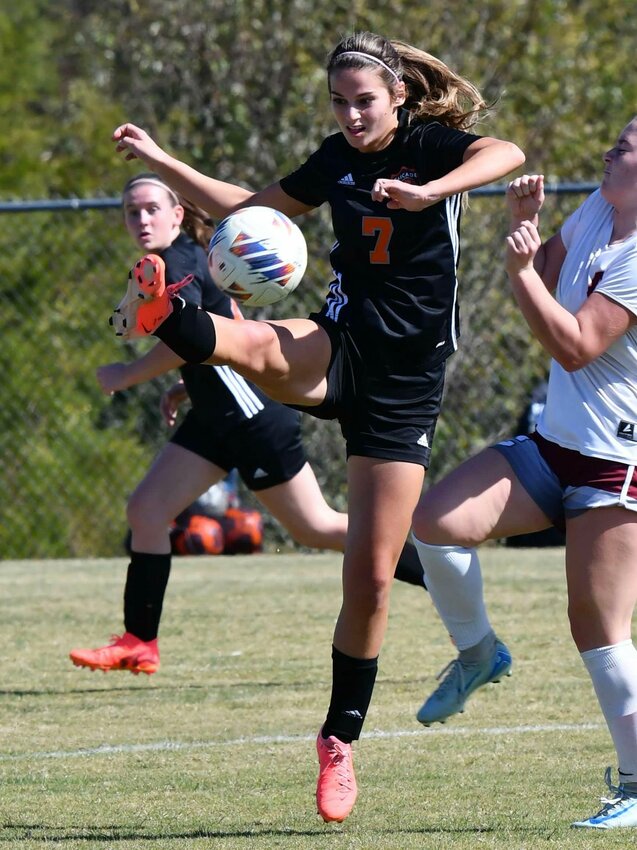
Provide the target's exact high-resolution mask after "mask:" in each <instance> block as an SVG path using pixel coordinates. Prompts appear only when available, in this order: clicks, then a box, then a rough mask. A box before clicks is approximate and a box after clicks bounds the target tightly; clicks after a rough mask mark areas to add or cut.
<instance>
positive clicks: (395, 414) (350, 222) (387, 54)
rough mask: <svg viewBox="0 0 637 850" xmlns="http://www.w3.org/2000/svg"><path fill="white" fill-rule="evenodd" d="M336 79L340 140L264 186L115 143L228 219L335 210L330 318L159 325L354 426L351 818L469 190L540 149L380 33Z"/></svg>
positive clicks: (347, 633)
mask: <svg viewBox="0 0 637 850" xmlns="http://www.w3.org/2000/svg"><path fill="white" fill-rule="evenodd" d="M327 81H328V88H329V95H330V100H331V105H332V111H333V113H334V117H335V119H336V123H337V124H338V132H337V133H335V134H334V135H331V136H328V137H327V138H326V139H325V140H324V141H323V142H322V144H321V145H320V147H319V148H318V150H317V151H316V152H315V153H313V154H312V155H311V156H310V158H309V159H308V160H307V162H305V163H304V164H303V165H301V166H300V168H298V169H297V170H296V171H294V172H293V173H292V174H288V175H287V176H285V177H283V178H282V179H281V180H278V181H276V182H275V183H272V184H271V185H270V186H268V187H267V188H265V189H262V190H260V191H257V192H252V191H250V190H248V189H245V188H242V187H241V186H237V185H235V184H231V183H226V182H223V181H220V180H216V179H214V178H211V177H206V176H205V175H203V174H201V173H200V172H198V171H196V170H195V169H193V168H191V167H189V166H188V165H186V164H184V163H183V162H180V161H179V160H177V159H175V158H174V157H172V156H170V155H169V154H167V153H166V152H165V151H164V150H162V149H161V148H160V147H159V146H158V145H157V144H156V143H155V142H154V141H153V140H152V139H151V138H150V137H149V135H148V134H147V133H146V132H145V131H144V130H142V129H140V128H139V127H136V126H135V125H133V124H123V125H122V126H120V127H118V128H117V129H116V130H115V132H114V134H113V139H114V141H115V143H116V149H117V150H118V151H120V152H123V153H124V154H125V156H126V158H128V159H132V158H135V157H139V158H140V159H142V160H144V161H145V162H146V163H147V164H148V165H149V166H150V167H152V168H153V169H154V170H156V171H158V172H159V173H160V174H161V175H162V177H163V178H164V179H165V180H166V181H167V182H168V183H169V184H170V185H171V186H172V187H173V189H175V190H176V191H179V192H181V193H182V194H185V195H187V196H188V197H189V198H191V199H192V200H193V201H194V202H195V203H197V204H198V205H200V206H201V207H203V208H204V209H205V210H206V211H207V212H209V213H210V215H212V216H214V217H217V218H223V217H224V216H226V215H228V213H230V212H232V211H233V210H236V209H238V208H240V207H242V206H245V205H247V204H256V205H262V206H270V207H273V208H276V209H278V210H280V211H281V212H283V213H285V214H286V215H288V216H291V217H294V216H298V215H302V214H304V213H308V212H310V211H311V210H313V209H315V208H316V207H319V206H321V205H322V204H323V203H328V204H329V206H330V208H331V212H332V223H333V227H334V232H335V235H336V242H335V244H334V247H333V248H332V251H331V256H330V259H331V263H332V268H333V270H334V279H333V280H332V282H331V283H330V286H329V292H328V295H327V299H326V302H325V305H324V307H323V308H322V309H321V310H320V311H319V312H318V313H315V314H312V315H311V316H310V317H309V318H307V319H286V320H281V321H244V322H232V321H230V320H229V319H227V318H225V317H220V316H216V315H214V314H211V313H206V312H204V311H202V310H197V309H196V308H195V307H194V306H192V305H188V304H184V303H183V301H182V300H181V299H180V298H179V297H178V295H177V296H176V297H175V298H170V297H169V295H168V294H167V293H166V294H165V297H164V299H163V302H162V305H163V306H162V310H161V311H160V312H159V313H158V314H157V318H156V321H155V323H154V327H153V328H151V330H152V331H153V332H154V333H155V334H156V335H157V336H158V337H159V338H160V339H162V340H163V341H164V342H165V343H166V345H167V346H168V347H169V348H171V349H172V350H173V351H174V352H175V353H176V354H177V355H180V356H181V357H182V359H184V360H186V361H190V362H209V363H213V364H216V365H220V364H224V365H229V366H231V367H232V368H233V369H236V371H237V372H239V373H240V374H241V375H243V376H244V377H245V378H247V379H249V380H252V381H254V382H255V383H256V384H257V385H258V386H260V387H261V388H262V389H263V390H264V391H265V392H266V393H267V394H268V395H270V396H271V397H272V398H275V399H277V400H279V401H282V402H284V403H286V404H288V405H290V406H293V407H299V408H302V409H303V410H305V411H307V412H308V413H310V414H312V415H314V416H318V417H322V418H330V419H332V418H336V419H338V421H339V422H340V425H341V429H342V432H343V435H344V437H345V441H346V451H347V467H348V487H349V528H348V536H347V544H346V547H345V556H344V560H343V601H342V607H341V611H340V614H339V616H338V620H337V623H336V629H335V632H334V638H333V650H332V658H333V669H332V696H331V700H330V705H329V708H328V712H327V717H326V719H325V722H324V723H323V725H322V728H321V730H320V732H319V734H318V737H317V749H318V756H319V764H320V769H319V779H318V786H317V804H318V810H319V813H320V814H321V816H322V817H323V819H324V820H326V821H342V820H344V819H345V818H346V817H347V816H348V814H349V813H350V811H351V809H352V807H353V805H354V802H355V799H356V794H357V787H356V780H355V777H354V770H353V766H352V747H351V744H352V741H354V740H355V739H357V738H358V737H359V735H360V732H361V729H362V726H363V723H364V720H365V715H366V714H367V709H368V706H369V703H370V699H371V696H372V691H373V687H374V681H375V678H376V672H377V661H378V654H379V651H380V648H381V645H382V642H383V638H384V635H385V630H386V624H387V616H388V611H389V593H390V586H391V579H392V576H393V573H394V567H395V565H396V561H397V559H398V556H399V554H400V551H401V549H402V547H403V543H404V540H405V537H406V535H407V534H408V532H409V529H410V526H411V518H412V513H413V511H414V508H415V507H416V504H417V502H418V499H419V497H420V493H421V490H422V486H423V481H424V475H425V470H426V468H427V467H428V465H429V459H430V454H431V445H432V441H433V435H434V429H435V426H436V420H437V417H438V414H439V411H440V401H441V398H442V390H443V384H444V374H445V360H446V359H447V357H448V356H449V355H450V354H451V353H452V352H453V351H454V350H455V348H456V342H457V338H458V298H457V278H456V267H457V262H458V257H459V241H458V240H459V220H460V212H461V208H462V193H464V192H466V191H468V190H470V189H473V188H475V187H477V186H481V185H483V184H485V183H489V182H490V181H492V180H497V179H498V178H501V177H504V175H506V174H508V173H509V172H511V171H512V170H513V169H515V168H517V167H518V166H519V165H521V164H522V163H523V162H524V155H523V154H522V152H521V151H520V149H519V148H518V147H517V146H516V145H514V144H512V143H511V142H507V141H501V140H499V139H496V138H491V137H481V136H478V135H475V134H473V133H471V132H470V131H469V130H470V128H471V127H472V125H473V124H474V123H475V121H476V120H477V118H478V117H479V115H480V114H481V112H482V111H483V110H484V107H485V104H484V101H483V100H482V98H481V96H480V94H479V92H478V91H477V89H476V88H475V86H473V85H472V84H471V83H470V82H468V81H467V80H464V79H463V78H462V77H460V76H458V75H457V74H455V73H454V72H453V71H451V69H449V68H448V67H447V66H446V65H445V64H444V63H442V62H441V61H440V60H438V59H436V58H435V57H432V56H430V55H429V54H428V53H425V52H423V51H421V50H418V49H417V48H415V47H411V46H410V45H407V44H404V43H403V42H399V41H389V40H388V39H386V38H383V37H381V36H379V35H374V34H372V33H366V32H362V33H356V34H354V35H352V36H349V37H347V38H345V39H343V40H342V41H341V43H340V44H339V45H338V46H337V47H336V48H335V49H334V50H333V51H332V53H331V54H330V56H329V59H328V63H327ZM140 262H141V268H142V269H144V268H146V266H147V265H148V263H149V262H150V261H148V260H146V259H145V258H144V259H142V260H141V261H140ZM138 265H139V264H138ZM148 270H149V271H150V272H151V273H152V269H150V268H149V269H148ZM135 301H138V302H139V299H133V300H132V301H131V315H130V317H129V318H130V321H131V322H132V323H135V321H136V315H135V313H136V309H137V306H138V305H137V304H135ZM140 303H141V302H140Z"/></svg>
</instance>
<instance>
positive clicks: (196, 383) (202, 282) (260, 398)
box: [158, 233, 274, 438]
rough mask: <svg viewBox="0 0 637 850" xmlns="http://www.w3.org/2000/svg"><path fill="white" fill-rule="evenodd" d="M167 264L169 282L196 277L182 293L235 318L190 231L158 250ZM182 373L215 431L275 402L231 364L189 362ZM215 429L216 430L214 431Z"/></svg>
mask: <svg viewBox="0 0 637 850" xmlns="http://www.w3.org/2000/svg"><path fill="white" fill-rule="evenodd" d="M158 253H159V254H160V255H161V257H162V258H163V260H164V262H165V263H166V281H167V282H168V283H177V282H178V281H180V280H183V279H184V278H185V277H186V275H188V274H193V275H194V278H193V280H192V281H191V282H190V283H188V284H187V285H186V286H184V287H183V289H180V290H179V294H180V295H181V296H182V297H183V298H184V300H185V301H187V302H189V303H191V304H197V305H198V306H199V307H202V308H203V309H204V310H207V311H208V312H210V313H217V315H219V316H226V317H227V318H229V319H231V318H232V315H233V314H232V306H231V302H230V298H229V297H228V296H227V295H224V293H223V292H221V291H220V290H219V289H218V288H217V287H216V286H215V284H214V281H213V280H212V278H211V277H210V272H209V271H208V263H207V261H206V253H205V251H204V250H203V248H202V247H201V246H200V245H197V243H196V242H194V241H193V240H192V239H190V237H188V236H187V235H186V234H184V233H181V234H180V235H179V236H178V237H177V239H176V240H175V241H174V242H173V243H172V245H170V246H169V247H168V248H166V249H165V250H163V251H159V252H158ZM181 375H182V377H183V379H184V386H185V388H186V391H187V392H188V395H189V397H190V401H191V403H192V408H193V410H194V411H196V413H197V417H198V419H200V420H202V421H206V422H209V423H210V427H211V438H212V436H213V433H220V432H223V431H227V430H228V429H229V428H231V427H232V426H233V425H234V424H235V423H236V422H237V421H243V420H245V419H246V418H247V419H250V418H252V417H253V416H256V415H257V414H258V413H259V412H260V411H261V410H263V408H264V407H265V406H266V405H271V404H274V402H272V401H271V400H270V399H268V397H267V396H266V395H265V394H264V393H263V392H261V390H260V389H258V387H256V386H255V385H254V384H252V383H251V382H250V381H247V380H246V379H245V378H243V377H241V375H238V374H237V373H236V372H235V371H234V370H233V369H231V368H230V367H229V366H206V365H200V364H186V365H184V366H182V367H181ZM212 429H214V432H213V431H212Z"/></svg>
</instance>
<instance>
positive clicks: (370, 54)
mask: <svg viewBox="0 0 637 850" xmlns="http://www.w3.org/2000/svg"><path fill="white" fill-rule="evenodd" d="M341 68H373V69H374V70H376V71H377V72H378V73H379V74H380V76H381V78H382V80H383V82H384V83H385V85H386V86H387V88H388V89H389V91H391V92H392V93H395V92H396V91H397V88H398V87H399V86H400V83H401V81H402V82H403V83H404V84H405V90H406V100H405V109H407V110H408V111H409V112H410V113H411V115H413V116H414V117H416V118H420V119H421V120H435V121H439V122H440V123H441V124H444V125H445V126H447V127H454V128H455V129H458V130H467V129H468V128H469V127H472V126H473V125H474V124H475V123H476V121H478V120H479V119H480V117H481V115H482V113H483V112H484V111H485V110H486V109H487V104H486V103H485V101H484V99H483V97H482V95H481V94H480V92H479V90H478V89H477V88H476V86H474V84H473V83H472V82H470V81H469V80H467V79H465V78H464V77H461V76H460V75H459V74H456V73H455V72H454V71H452V70H451V68H449V67H448V66H447V65H445V63H444V62H443V61H442V60H440V59H437V58H436V57H435V56H432V55H431V54H430V53H426V52H425V51H424V50H420V49H419V48H418V47H413V46H412V45H411V44H407V43H406V42H404V41H394V40H389V39H386V38H384V37H383V36H380V35H376V34H375V33H372V32H357V33H354V34H353V35H350V36H347V37H346V38H344V39H342V41H341V42H340V43H339V44H338V45H337V46H336V47H335V48H334V50H333V51H332V52H331V53H330V55H329V57H328V60H327V73H328V77H329V75H330V74H332V73H333V72H334V71H337V70H339V69H341Z"/></svg>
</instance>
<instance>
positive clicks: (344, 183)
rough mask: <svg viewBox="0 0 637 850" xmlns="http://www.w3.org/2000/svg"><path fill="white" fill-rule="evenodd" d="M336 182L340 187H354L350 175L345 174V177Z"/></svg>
mask: <svg viewBox="0 0 637 850" xmlns="http://www.w3.org/2000/svg"><path fill="white" fill-rule="evenodd" d="M338 182H339V183H340V184H341V186H355V185H356V183H355V182H354V178H353V177H352V175H351V174H346V175H345V177H341V179H340V180H339V181H338Z"/></svg>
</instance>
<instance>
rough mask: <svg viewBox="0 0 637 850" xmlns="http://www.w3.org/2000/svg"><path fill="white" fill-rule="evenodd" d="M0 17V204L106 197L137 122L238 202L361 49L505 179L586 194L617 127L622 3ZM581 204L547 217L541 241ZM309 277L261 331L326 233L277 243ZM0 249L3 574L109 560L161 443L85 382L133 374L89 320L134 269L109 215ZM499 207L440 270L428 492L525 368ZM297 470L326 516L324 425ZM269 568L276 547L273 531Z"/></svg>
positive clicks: (480, 212) (129, 352)
mask: <svg viewBox="0 0 637 850" xmlns="http://www.w3.org/2000/svg"><path fill="white" fill-rule="evenodd" d="M3 6H4V9H3V10H0V50H1V53H2V56H3V59H4V61H3V62H2V63H1V64H0V110H1V111H2V114H4V115H5V116H6V118H5V122H4V126H3V133H2V134H1V135H0V163H1V166H2V167H1V168H0V201H5V202H7V201H18V200H26V199H36V198H37V199H51V200H54V199H63V198H112V197H116V196H118V194H119V192H120V190H121V187H122V185H123V184H124V182H125V181H126V179H127V178H128V177H129V176H130V175H131V174H133V173H134V172H135V171H136V170H138V169H139V164H136V163H134V162H133V163H126V162H124V161H123V160H122V159H121V158H118V157H117V156H116V155H115V153H114V150H113V145H112V143H111V141H110V137H111V133H112V131H113V129H114V127H115V126H117V125H118V124H119V123H122V122H124V121H126V120H131V121H133V122H135V123H138V124H141V125H142V126H144V127H145V128H147V129H148V130H149V131H150V132H151V133H152V134H154V135H155V137H156V138H157V140H158V141H159V142H160V143H161V144H163V145H165V146H168V147H169V148H170V149H171V150H172V151H174V152H175V153H176V154H177V155H178V156H179V157H180V158H182V159H184V160H186V161H188V162H189V163H191V164H192V165H194V166H195V167H197V168H200V169H201V170H204V171H206V172H207V173H210V174H213V175H215V176H217V177H219V178H221V179H230V180H233V181H235V182H239V183H242V184H243V185H246V186H253V187H260V186H263V185H265V184H267V183H269V182H272V181H273V180H275V179H277V177H279V176H282V175H283V174H285V173H287V172H288V171H290V170H291V169H292V168H294V167H295V166H296V165H297V164H298V163H299V162H301V161H302V160H303V159H304V158H305V157H306V156H307V154H308V153H310V152H311V151H312V150H313V149H314V148H315V147H316V146H317V144H318V143H319V141H320V140H321V138H322V137H323V136H324V135H325V134H326V133H329V132H333V129H334V124H333V121H332V118H331V115H330V111H329V103H328V98H327V87H326V80H325V73H324V65H325V59H326V56H327V54H328V52H329V50H330V49H331V47H333V45H334V44H335V43H336V42H337V41H338V40H339V39H340V38H341V36H342V35H344V34H346V33H348V32H351V31H353V30H357V29H370V30H373V31H377V32H381V33H383V34H385V35H387V36H389V37H393V38H400V39H402V40H405V41H408V42H410V43H412V44H415V45H418V46H420V47H422V48H424V49H426V50H428V51H429V52H431V53H433V54H435V55H437V56H439V57H440V58H442V59H443V60H445V61H446V62H447V63H448V64H449V65H451V66H452V67H453V68H454V69H456V70H457V71H459V72H460V73H462V74H463V75H464V76H467V77H469V78H470V79H472V80H473V81H474V82H475V83H476V84H477V85H478V86H479V87H480V88H481V89H482V91H483V94H484V95H485V98H486V100H487V101H489V102H490V103H492V104H493V108H492V110H491V113H490V115H489V117H488V118H487V119H486V120H485V122H484V123H483V124H482V125H481V126H480V128H479V132H482V133H484V134H492V135H496V136H500V137H502V138H509V139H512V140H514V141H515V142H516V143H518V144H519V145H520V146H521V147H522V148H523V149H524V150H525V152H526V154H527V164H526V166H525V169H526V170H527V171H542V172H543V173H544V174H545V175H546V177H547V179H548V181H549V182H552V183H561V182H565V181H567V182H582V181H583V182H596V181H598V179H599V175H600V173H601V156H602V153H603V152H604V151H605V150H606V149H607V148H608V147H609V146H610V145H611V144H612V142H613V140H614V138H615V136H616V135H617V133H618V132H619V130H620V129H621V128H622V127H623V125H624V124H625V123H626V122H627V121H628V120H629V118H630V117H631V116H632V115H633V113H634V112H635V104H636V103H637V97H636V95H637V91H636V88H637V78H636V76H635V75H634V74H633V73H632V68H633V59H634V55H635V48H636V46H637V15H635V13H634V12H635V8H634V2H633V0H617V2H615V3H614V4H611V5H607V4H604V5H603V4H602V2H601V0H484V2H478V3H473V4H468V3H466V2H464V0H463V1H462V2H460V0H445V2H442V0H434V2H431V3H429V4H413V3H409V2H406V0H384V2H374V0H367V2H365V3H363V2H361V0H350V2H347V3H346V2H343V0H334V2H332V3H330V4H328V5H327V6H325V7H317V5H316V4H315V3H313V2H310V0H253V2H248V0H234V2H233V3H225V2H224V3H222V2H219V0H191V2H189V3H183V2H181V0H155V2H153V3H152V4H150V3H144V2H141V0H111V2H109V3H107V4H105V3H102V2H97V1H96V0H58V2H56V3H50V2H48V0H21V2H20V3H16V4H13V5H9V4H3ZM581 200H582V196H577V195H575V196H566V197H565V196H559V197H556V196H552V197H550V198H549V201H548V202H547V212H546V214H545V223H544V228H545V230H546V231H548V230H549V228H551V227H557V226H559V223H560V221H561V220H562V219H563V217H564V216H565V215H566V214H567V213H568V212H569V211H570V210H571V209H573V208H574V206H576V204H577V203H579V202H580V201H581ZM299 223H300V224H301V226H302V228H303V230H304V233H305V235H306V238H307V240H308V246H309V250H310V255H311V264H310V269H309V271H308V273H307V276H306V279H305V281H304V283H303V284H302V287H301V288H300V289H299V290H297V293H300V294H297V293H295V295H294V296H293V300H290V301H287V302H284V303H283V304H282V305H279V306H278V307H277V308H275V309H274V310H272V311H271V312H270V313H269V314H268V315H297V314H298V315H304V314H305V313H306V312H307V311H308V310H310V309H314V308H316V306H318V305H319V304H320V303H321V301H322V299H323V296H324V292H325V290H326V285H327V282H328V281H329V268H328V265H327V249H328V247H329V245H330V244H331V241H332V236H331V231H330V227H329V220H328V217H327V214H326V211H324V210H321V211H319V212H318V213H316V214H314V215H312V216H308V217H307V219H306V220H305V221H301V222H299ZM2 224H3V227H2V229H1V231H0V248H1V250H0V307H1V311H0V316H1V319H0V321H1V322H2V338H3V345H2V353H1V355H0V356H1V357H2V361H3V363H2V365H3V367H4V368H3V373H4V387H5V391H4V399H3V402H4V403H3V405H2V408H1V412H0V456H1V457H2V465H1V467H0V469H1V471H0V483H1V486H2V500H1V504H0V535H2V537H1V543H2V556H3V557H62V556H68V555H82V556H91V555H112V554H119V553H121V551H122V548H121V541H122V539H123V536H124V533H125V518H124V504H125V500H126V497H127V495H128V493H129V492H130V490H131V489H132V487H133V486H134V485H135V483H136V482H137V481H138V480H139V478H140V477H141V475H142V473H143V471H144V470H145V468H146V466H147V465H148V463H149V461H150V459H151V458H152V455H153V453H154V452H155V451H156V449H157V447H158V445H159V444H160V443H161V442H162V441H163V439H165V434H164V433H163V431H162V426H161V423H160V422H159V417H158V413H157V403H158V398H159V394H160V392H161V389H162V387H163V386H165V382H162V381H157V382H154V383H153V384H152V385H148V386H143V387H138V388H135V389H134V390H131V391H129V392H127V393H123V394H118V395H117V396H115V397H114V398H113V399H110V398H105V397H104V396H102V395H101V393H100V392H99V389H98V388H97V384H96V382H95V378H94V372H95V368H96V366H98V365H99V364H101V363H104V362H109V361H112V360H116V359H122V358H125V357H129V356H134V354H135V353H139V352H140V351H142V350H144V345H145V343H139V344H137V345H136V346H135V347H133V346H132V345H124V346H123V345H122V344H121V343H119V342H117V341H116V340H115V339H114V338H113V337H112V336H111V334H110V332H109V330H108V327H107V325H106V322H105V319H106V317H107V316H108V315H109V313H110V310H111V309H112V307H113V306H114V305H115V304H116V303H117V301H118V300H119V297H120V293H121V291H122V290H123V284H124V281H125V278H126V272H127V269H128V266H129V265H130V263H131V262H132V261H133V260H134V259H135V252H134V250H133V249H132V247H131V245H130V243H129V239H128V237H127V236H126V234H125V232H124V229H123V227H122V224H121V214H120V212H119V210H117V209H99V210H91V211H82V210H75V211H70V212H69V211H65V212H62V211H55V210H53V211H38V212H31V213H26V212H16V211H15V210H11V211H9V212H7V211H5V212H4V213H3V217H2ZM504 228H505V217H504V214H503V203H502V200H501V198H499V197H497V196H494V197H484V196H479V197H474V198H472V199H471V201H470V204H469V208H468V210H467V211H466V213H465V218H464V227H463V241H462V259H461V267H460V280H461V309H462V330H463V337H462V344H461V351H460V352H459V353H458V354H456V355H455V356H454V357H453V358H452V360H451V361H450V364H449V378H448V385H447V392H446V403H445V408H444V414H443V416H442V418H441V421H440V425H439V429H438V432H437V436H436V448H435V451H434V463H433V465H432V469H431V479H432V480H433V479H435V478H436V477H437V476H438V475H440V474H441V473H443V472H444V471H446V470H447V469H448V468H449V467H450V466H452V465H453V464H455V463H456V462H457V461H458V460H459V459H460V458H462V457H464V456H466V454H467V452H471V451H474V450H476V449H477V448H480V447H481V446H482V445H484V444H485V443H486V442H487V441H490V440H493V439H495V438H496V437H498V436H500V435H502V434H505V433H507V432H508V431H510V430H511V429H512V428H514V427H515V423H516V421H517V418H518V415H519V413H520V412H521V409H522V408H523V406H524V404H525V400H526V398H527V397H528V395H529V393H530V391H531V390H532V388H533V386H534V385H535V384H536V383H537V381H538V380H539V379H540V378H541V377H542V376H543V374H544V372H545V369H546V366H547V363H546V359H545V357H544V355H543V354H542V352H541V351H539V349H538V347H537V345H535V344H534V343H533V342H532V341H531V340H530V338H529V335H528V333H527V331H526V329H525V327H524V326H523V323H522V322H521V321H520V319H519V317H518V315H517V312H516V310H515V308H514V306H513V303H512V300H511V298H510V297H509V295H508V293H507V286H506V282H505V279H504V275H503V273H502V267H501V261H500V256H501V250H502V241H503V234H504ZM306 436H307V445H308V451H309V453H310V456H311V459H312V462H313V464H314V466H315V468H316V469H317V473H318V476H319V479H320V481H321V483H322V484H323V485H324V487H325V489H326V493H327V494H328V496H329V497H330V498H331V500H332V501H333V502H334V503H335V504H337V505H338V506H339V507H344V506H345V491H344V468H343V457H342V456H343V451H342V445H341V441H340V437H339V432H338V426H336V425H335V424H334V423H323V422H316V421H313V420H309V419H308V420H307V421H306ZM268 530H269V535H268V541H269V545H270V546H275V545H276V546H283V545H286V544H287V545H289V540H287V538H286V537H285V535H283V534H282V533H281V531H280V529H278V528H277V527H276V526H275V525H274V524H273V523H270V524H269V526H268Z"/></svg>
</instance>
